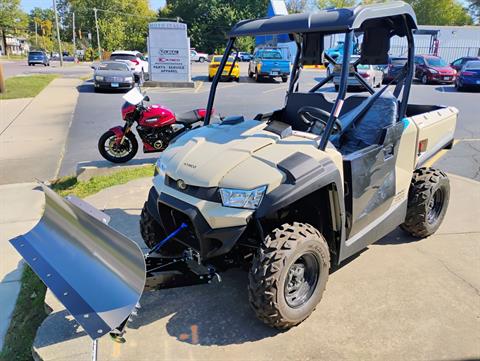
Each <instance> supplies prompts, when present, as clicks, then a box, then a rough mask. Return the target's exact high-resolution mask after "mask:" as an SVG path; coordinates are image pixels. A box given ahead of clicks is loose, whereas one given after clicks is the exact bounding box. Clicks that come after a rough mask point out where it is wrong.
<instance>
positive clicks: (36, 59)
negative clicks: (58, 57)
mask: <svg viewBox="0 0 480 361" xmlns="http://www.w3.org/2000/svg"><path fill="white" fill-rule="evenodd" d="M27 61H28V66H34V65H36V64H42V65H43V66H50V59H49V57H48V56H47V54H46V53H45V52H44V51H38V50H37V51H30V52H29V53H28V60H27Z"/></svg>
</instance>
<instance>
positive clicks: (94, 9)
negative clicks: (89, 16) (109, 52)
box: [93, 8, 102, 60]
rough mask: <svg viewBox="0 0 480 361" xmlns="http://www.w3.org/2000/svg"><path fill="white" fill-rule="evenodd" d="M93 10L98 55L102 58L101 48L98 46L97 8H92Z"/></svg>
mask: <svg viewBox="0 0 480 361" xmlns="http://www.w3.org/2000/svg"><path fill="white" fill-rule="evenodd" d="M93 12H94V14H95V27H96V28H97V45H98V57H99V59H100V60H102V48H101V47H100V34H99V32H98V19H97V8H93Z"/></svg>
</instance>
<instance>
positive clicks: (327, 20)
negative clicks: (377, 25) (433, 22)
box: [229, 1, 417, 37]
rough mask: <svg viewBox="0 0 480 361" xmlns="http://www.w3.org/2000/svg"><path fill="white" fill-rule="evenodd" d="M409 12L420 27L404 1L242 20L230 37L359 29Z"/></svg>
mask: <svg viewBox="0 0 480 361" xmlns="http://www.w3.org/2000/svg"><path fill="white" fill-rule="evenodd" d="M398 15H406V16H407V18H408V19H409V25H410V27H411V28H416V27H417V24H416V23H417V20H416V16H415V13H414V11H413V9H412V7H411V6H410V5H409V4H406V3H404V2H403V1H394V2H389V3H385V4H373V5H361V6H356V7H354V8H345V9H326V10H322V11H320V12H317V13H302V14H292V15H285V16H274V17H271V18H262V19H255V20H242V21H240V22H239V23H237V24H236V25H235V26H234V27H233V29H232V30H231V31H230V34H229V36H230V37H237V36H256V35H266V34H291V33H307V32H324V33H335V32H345V31H348V30H356V29H360V28H361V26H362V24H363V23H364V22H365V21H367V20H371V19H377V18H384V17H393V16H398Z"/></svg>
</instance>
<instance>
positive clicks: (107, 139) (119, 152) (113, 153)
mask: <svg viewBox="0 0 480 361" xmlns="http://www.w3.org/2000/svg"><path fill="white" fill-rule="evenodd" d="M115 140H116V135H115V133H114V132H113V131H111V130H109V131H107V132H105V133H103V135H102V136H101V137H100V139H99V140H98V151H99V152H100V154H101V155H102V157H103V158H105V159H106V160H108V161H109V162H112V163H125V162H128V161H129V160H130V159H132V158H133V157H134V156H135V154H137V151H138V142H137V139H136V138H135V134H133V133H132V132H128V133H127V134H126V135H125V139H124V141H123V144H116V142H115Z"/></svg>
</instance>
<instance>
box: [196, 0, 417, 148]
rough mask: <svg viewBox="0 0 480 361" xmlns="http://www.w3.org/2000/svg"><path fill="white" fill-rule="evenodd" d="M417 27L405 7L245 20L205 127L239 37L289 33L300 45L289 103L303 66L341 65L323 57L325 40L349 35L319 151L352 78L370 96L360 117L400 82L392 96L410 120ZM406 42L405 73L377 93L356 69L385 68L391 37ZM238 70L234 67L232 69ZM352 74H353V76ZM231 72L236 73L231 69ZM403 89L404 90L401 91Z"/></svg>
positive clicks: (217, 77) (236, 34)
mask: <svg viewBox="0 0 480 361" xmlns="http://www.w3.org/2000/svg"><path fill="white" fill-rule="evenodd" d="M416 28H417V25H416V16H415V13H414V11H413V9H412V7H411V6H410V5H408V4H406V3H404V2H401V1H398V2H391V3H387V4H374V5H366V6H357V7H354V8H343V9H328V10H323V11H320V12H318V13H303V14H293V15H284V16H274V17H272V18H263V19H257V20H243V21H240V22H239V23H237V24H236V25H235V26H234V27H233V29H232V30H231V32H230V33H229V35H228V37H229V39H228V43H227V46H226V50H225V53H224V55H223V58H222V61H221V63H220V66H219V69H218V71H217V73H216V75H215V77H214V79H213V82H212V86H211V88H210V94H209V97H208V103H207V112H206V116H205V121H204V125H208V124H209V123H210V118H211V114H212V109H213V103H214V100H215V94H216V90H217V85H218V82H219V81H220V77H221V74H222V72H223V69H224V68H225V65H226V63H227V59H228V57H229V56H230V54H231V53H232V51H236V53H237V55H236V56H235V59H234V64H235V63H236V62H237V61H238V51H237V50H236V49H235V40H236V38H237V37H240V36H258V35H275V34H289V36H290V39H291V40H292V41H294V42H295V43H296V46H297V52H296V55H295V60H294V63H293V66H292V72H291V76H290V84H289V87H288V90H287V96H286V99H288V96H289V95H291V94H292V93H294V92H298V89H299V77H300V73H301V71H302V68H303V66H304V65H321V64H323V63H324V60H326V61H328V62H329V63H330V64H333V65H334V66H335V65H337V64H338V63H337V62H336V61H335V60H334V59H332V58H331V57H330V56H328V54H325V52H324V37H325V36H326V35H331V34H345V48H344V52H343V57H342V61H341V64H342V70H341V73H340V84H339V90H338V95H337V98H336V100H335V102H334V105H333V108H332V112H331V113H330V114H329V116H328V121H327V122H326V126H325V129H324V131H323V134H322V138H321V140H320V144H319V149H320V150H324V149H325V147H326V146H327V143H328V140H329V138H330V135H331V133H332V129H333V127H334V124H335V122H336V121H338V118H339V116H340V111H341V109H342V105H343V103H344V101H345V96H346V92H347V81H348V77H349V74H351V75H353V76H354V77H355V78H356V79H357V80H358V81H359V82H360V84H362V85H363V86H364V87H365V88H366V89H367V91H368V92H369V93H370V94H371V95H370V98H369V99H370V100H369V101H367V102H366V103H365V104H364V106H363V109H361V111H359V112H358V113H357V115H356V118H359V117H361V116H363V115H364V114H365V112H366V111H367V110H368V109H369V107H370V106H371V104H372V103H373V102H374V101H375V99H377V98H378V97H379V96H380V95H382V94H383V93H384V92H385V90H386V89H387V88H388V86H389V85H390V84H392V83H393V82H394V81H396V82H397V84H396V87H395V90H394V92H393V95H394V96H395V98H396V99H398V102H399V108H398V109H399V111H398V119H397V120H399V119H402V118H403V117H404V116H405V113H406V109H407V103H408V97H409V94H410V86H411V82H412V79H413V73H414V49H415V47H414V39H413V30H414V29H416ZM362 35H363V42H362V47H361V51H360V58H359V59H358V60H356V61H355V62H354V63H353V64H352V68H353V69H351V68H350V59H351V51H350V50H351V47H352V43H353V40H354V37H357V38H358V37H360V36H362ZM395 35H396V36H399V37H406V39H407V43H408V61H407V63H406V64H405V67H404V68H403V71H402V72H400V73H399V75H398V76H397V77H396V78H395V79H393V80H392V81H391V82H390V83H389V84H386V85H385V86H384V87H383V88H381V89H380V90H378V91H377V92H375V90H373V89H372V87H371V86H370V85H369V84H367V83H366V82H365V80H364V79H363V78H362V77H361V76H360V75H359V74H358V72H357V65H359V64H372V65H381V64H386V63H388V52H389V50H390V38H391V37H393V36H395ZM231 69H233V66H232V67H231ZM352 70H353V71H352ZM230 71H231V70H230ZM333 77H334V75H333V73H332V74H331V75H329V76H327V77H326V78H325V79H323V80H322V81H320V82H319V83H318V84H316V85H315V86H314V87H313V88H312V89H310V90H309V93H315V92H317V91H318V90H319V89H320V88H321V87H323V86H324V85H325V84H327V83H328V82H329V81H331V80H332V79H333ZM402 90H403V91H402Z"/></svg>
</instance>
